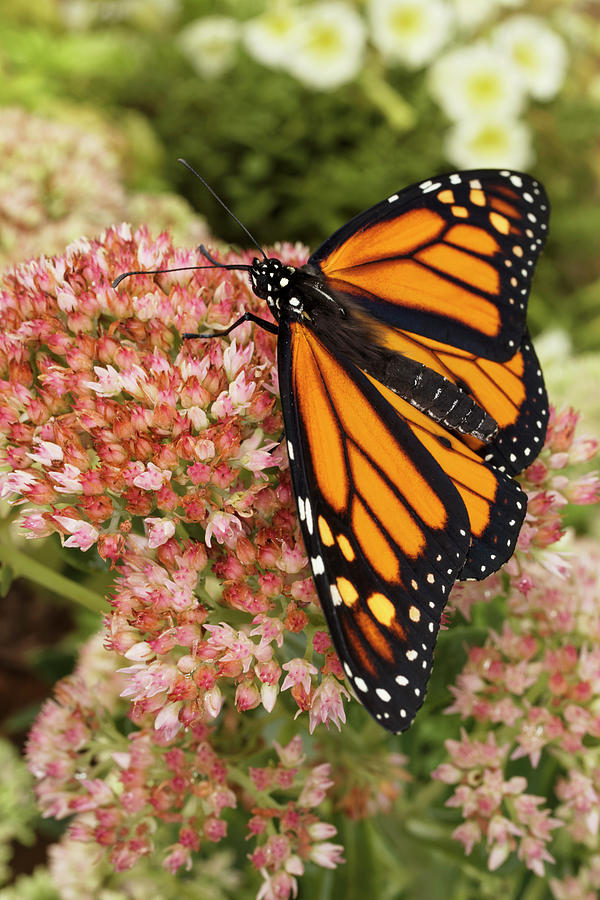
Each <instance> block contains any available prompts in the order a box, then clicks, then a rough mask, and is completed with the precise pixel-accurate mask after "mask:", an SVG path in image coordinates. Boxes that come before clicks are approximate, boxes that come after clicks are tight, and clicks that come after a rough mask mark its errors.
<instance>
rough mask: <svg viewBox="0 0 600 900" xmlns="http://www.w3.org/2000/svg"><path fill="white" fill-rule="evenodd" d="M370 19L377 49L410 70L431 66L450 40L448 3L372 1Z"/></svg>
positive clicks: (415, 0) (407, 0) (418, 0)
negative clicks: (427, 64)
mask: <svg viewBox="0 0 600 900" xmlns="http://www.w3.org/2000/svg"><path fill="white" fill-rule="evenodd" d="M369 17H370V20H371V35H372V40H373V43H374V44H375V46H376V47H377V49H378V50H379V51H381V53H382V54H383V55H384V57H386V58H387V59H388V60H390V61H392V62H394V61H397V62H401V63H403V64H404V65H406V66H408V67H410V68H418V67H420V66H423V65H425V64H426V63H428V62H429V61H430V60H431V59H432V58H433V57H434V56H435V54H436V53H437V52H438V50H439V49H440V48H441V47H442V46H443V45H444V44H445V43H446V41H447V40H448V37H449V33H450V31H451V26H452V13H451V9H450V7H449V6H448V4H447V3H446V2H445V0H371V2H370V3H369Z"/></svg>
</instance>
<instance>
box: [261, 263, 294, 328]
mask: <svg viewBox="0 0 600 900" xmlns="http://www.w3.org/2000/svg"><path fill="white" fill-rule="evenodd" d="M296 271H297V270H296V269H295V268H294V267H293V266H285V265H284V264H283V263H282V262H281V260H280V259H272V258H267V259H260V258H258V257H255V258H254V259H253V260H252V269H251V271H250V280H251V281H252V290H253V291H254V293H255V294H256V296H257V297H260V298H261V300H266V301H267V303H268V304H269V308H270V310H271V312H272V313H273V315H274V316H275V318H277V319H278V318H279V312H280V309H281V305H282V301H283V302H284V303H285V301H287V298H288V296H289V294H290V286H291V284H292V280H293V278H294V275H295V273H296Z"/></svg>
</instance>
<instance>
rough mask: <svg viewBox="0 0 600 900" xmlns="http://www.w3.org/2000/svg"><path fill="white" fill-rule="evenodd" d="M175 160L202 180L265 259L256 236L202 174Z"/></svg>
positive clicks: (181, 161) (265, 256) (184, 161)
mask: <svg viewBox="0 0 600 900" xmlns="http://www.w3.org/2000/svg"><path fill="white" fill-rule="evenodd" d="M177 162H180V163H181V164H182V166H185V167H186V169H189V170H190V172H191V173H192V175H195V176H196V178H198V179H199V180H200V181H201V182H202V184H203V185H204V187H205V188H206V190H207V191H209V192H210V193H211V194H212V195H213V197H214V198H215V200H216V201H217V203H220V204H221V206H222V207H223V209H224V210H225V212H227V213H229V215H230V216H231V218H232V219H233V220H234V221H235V222H237V223H238V225H239V226H240V228H241V229H242V230H243V231H245V232H246V234H247V235H248V237H249V238H250V240H251V241H252V243H253V244H254V246H255V247H257V248H258V249H259V250H260V252H261V253H262V255H263V257H264V258H265V259H267V254H266V253H265V251H264V250H263V248H262V247H261V246H260V244H259V243H258V241H257V240H256V238H255V237H253V235H251V234H250V232H249V231H248V229H247V228H246V226H245V225H244V223H243V222H240V220H239V219H238V217H237V216H236V214H235V213H233V212H232V211H231V210H230V209H229V207H228V206H227V205H226V204H225V203H224V202H223V200H221V198H220V197H219V195H218V194H216V193H215V192H214V191H213V189H212V188H211V186H210V184H208V183H207V182H206V181H205V180H204V178H203V177H202V175H199V174H198V172H196V170H195V169H194V168H193V167H192V166H190V164H189V162H186V160H185V159H178V160H177Z"/></svg>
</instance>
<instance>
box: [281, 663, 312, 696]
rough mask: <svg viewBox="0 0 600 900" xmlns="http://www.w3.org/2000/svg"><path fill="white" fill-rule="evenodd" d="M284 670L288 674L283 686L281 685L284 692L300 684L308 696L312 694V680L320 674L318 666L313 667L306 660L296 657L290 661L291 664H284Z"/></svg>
mask: <svg viewBox="0 0 600 900" xmlns="http://www.w3.org/2000/svg"><path fill="white" fill-rule="evenodd" d="M282 669H283V670H284V672H287V675H286V676H285V678H284V680H283V684H282V685H281V690H282V691H286V690H287V689H288V688H291V687H294V686H295V685H297V684H300V685H302V687H303V688H304V690H305V691H306V693H307V694H308V693H309V692H310V688H311V683H312V681H311V678H312V676H313V675H316V674H317V672H318V669H317V667H316V666H313V664H312V663H309V662H308V660H306V659H301V658H300V657H296V658H295V659H290V661H289V662H286V663H284V664H283V666H282Z"/></svg>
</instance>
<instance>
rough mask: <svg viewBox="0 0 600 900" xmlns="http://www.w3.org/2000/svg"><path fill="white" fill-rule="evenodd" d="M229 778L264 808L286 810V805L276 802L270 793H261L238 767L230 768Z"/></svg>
mask: <svg viewBox="0 0 600 900" xmlns="http://www.w3.org/2000/svg"><path fill="white" fill-rule="evenodd" d="M227 777H228V779H229V781H233V782H235V783H236V784H237V785H239V787H241V788H244V790H245V791H247V792H248V793H249V794H250V796H251V797H253V798H254V800H255V802H256V803H261V804H263V805H264V806H266V805H268V806H270V807H272V808H273V809H282V810H283V809H285V805H284V804H283V803H279V802H278V801H277V800H274V799H273V797H271V795H270V793H269V792H268V791H259V790H258V789H257V787H256V785H255V784H254V782H253V781H252V779H251V778H250V776H249V775H246V773H245V772H242V771H241V769H239V768H238V767H237V766H229V769H228V772H227Z"/></svg>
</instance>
